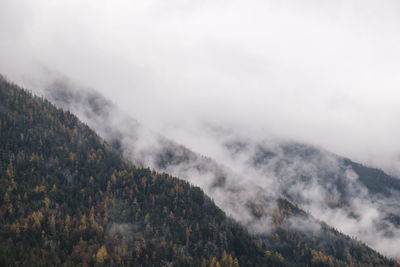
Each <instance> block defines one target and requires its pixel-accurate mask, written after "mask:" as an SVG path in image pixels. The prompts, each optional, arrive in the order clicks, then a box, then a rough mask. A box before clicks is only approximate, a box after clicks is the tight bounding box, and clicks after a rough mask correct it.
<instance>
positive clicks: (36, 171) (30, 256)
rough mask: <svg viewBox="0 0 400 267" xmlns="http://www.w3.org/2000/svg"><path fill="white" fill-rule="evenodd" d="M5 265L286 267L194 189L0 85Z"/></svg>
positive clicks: (0, 237)
mask: <svg viewBox="0 0 400 267" xmlns="http://www.w3.org/2000/svg"><path fill="white" fill-rule="evenodd" d="M0 156H1V161H0V196H1V202H0V204H1V210H0V225H1V227H0V264H1V265H2V266H9V265H11V266H28V265H65V266H72V265H76V264H79V265H83V266H85V265H86V266H87V265H146V266H148V265H155V266H159V265H168V264H170V263H172V264H174V265H202V264H203V265H215V264H217V263H219V264H221V265H224V266H237V265H243V266H245V265H250V266H256V265H270V264H272V265H276V266H279V265H284V264H285V260H284V259H283V258H282V257H281V256H279V255H276V254H272V255H271V254H269V253H267V254H266V253H265V248H262V246H261V245H260V243H259V242H258V241H257V240H255V239H254V238H253V237H252V236H251V235H249V234H248V233H247V232H246V230H244V229H243V228H242V227H241V226H239V225H238V224H237V223H235V222H234V221H233V220H231V219H229V218H227V217H226V216H225V214H224V213H223V212H222V211H221V210H220V209H219V208H218V207H216V206H215V205H214V203H213V201H212V200H210V198H208V197H207V196H205V195H204V193H203V192H202V191H201V190H200V189H199V188H198V187H194V186H191V185H190V184H188V183H187V182H184V181H182V180H179V179H177V178H173V177H171V176H168V175H166V174H158V173H155V172H154V171H150V170H149V169H142V168H136V167H134V166H133V165H132V164H131V163H129V162H127V161H125V160H123V159H122V157H121V156H120V155H119V154H118V153H117V152H116V151H115V150H113V149H112V148H111V147H110V146H109V145H107V143H105V142H104V141H103V140H102V139H101V138H100V137H98V136H97V135H96V134H95V133H94V132H93V131H92V130H90V129H89V128H88V127H87V126H86V125H84V124H82V123H81V122H80V121H79V120H78V119H77V118H76V117H75V116H73V115H72V114H70V113H69V112H64V111H63V110H61V109H57V108H55V107H54V106H53V105H52V104H51V103H50V102H48V101H47V100H44V99H42V98H38V97H32V95H31V94H30V93H28V92H27V91H25V90H22V89H20V88H18V87H17V86H15V85H13V84H10V83H8V82H6V81H5V80H4V79H2V78H1V80H0Z"/></svg>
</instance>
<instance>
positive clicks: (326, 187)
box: [43, 79, 400, 257]
mask: <svg viewBox="0 0 400 267" xmlns="http://www.w3.org/2000/svg"><path fill="white" fill-rule="evenodd" d="M43 94H44V95H46V96H47V97H48V98H49V99H50V100H52V101H53V102H55V103H56V105H59V106H60V107H62V108H64V109H67V110H71V112H73V113H75V114H78V116H80V117H81V118H82V119H83V120H84V121H85V122H86V123H88V125H89V126H91V127H93V128H94V129H95V130H96V131H97V132H98V133H99V134H100V135H101V136H103V137H104V138H105V139H106V140H107V141H108V142H110V143H111V144H112V145H113V146H114V147H115V148H116V149H118V150H119V151H120V152H121V153H122V154H123V155H124V156H125V157H127V158H128V159H130V160H132V161H133V162H134V163H135V164H138V165H140V166H145V167H150V168H154V169H156V170H158V171H165V172H167V173H170V174H172V175H174V176H177V177H181V178H184V179H185V180H188V181H189V182H190V183H193V184H195V185H198V186H200V187H201V188H202V189H203V190H204V191H205V192H206V193H207V194H208V195H210V196H211V197H212V198H213V200H214V201H215V202H216V204H217V205H218V206H219V207H221V208H222V209H223V210H224V211H225V212H226V213H227V214H229V215H230V216H232V217H233V218H234V219H236V220H238V221H239V222H241V223H242V224H243V225H245V226H247V227H248V228H249V229H250V230H251V231H253V232H255V233H257V234H260V235H268V233H271V232H272V231H273V229H274V227H273V226H272V225H273V222H272V221H273V218H274V215H275V214H274V212H275V211H276V210H277V208H278V205H277V201H278V200H279V199H280V198H287V199H288V200H289V201H291V202H292V203H295V204H296V205H299V207H300V208H302V209H304V210H306V211H307V212H308V213H309V214H310V215H311V217H304V216H303V217H301V216H300V217H299V216H295V215H294V216H291V217H289V218H287V219H286V224H287V227H289V228H290V229H297V230H299V231H301V232H303V233H308V232H312V233H318V232H319V231H320V229H321V225H320V223H319V222H317V221H315V219H313V217H315V218H316V219H317V220H321V221H325V222H327V223H328V224H329V225H332V226H333V227H335V228H336V229H338V230H340V231H342V232H344V233H345V234H348V235H350V236H353V237H356V238H358V239H359V240H362V241H363V242H365V243H367V244H368V245H370V246H371V247H373V248H374V249H377V250H378V251H380V252H381V253H384V254H385V255H388V256H392V257H396V256H397V255H396V251H397V248H398V245H399V237H400V231H399V226H398V225H396V224H395V223H393V220H392V221H391V219H393V218H395V219H394V220H396V218H397V217H396V216H397V215H396V214H399V213H398V212H399V211H400V207H399V204H398V203H396V199H398V197H399V196H400V194H399V192H400V191H399V190H400V187H399V186H398V187H397V188H396V190H395V191H394V192H390V194H391V195H390V196H388V197H385V196H383V195H382V194H381V193H380V192H378V193H377V194H372V195H371V194H370V193H369V191H368V188H367V187H366V186H365V185H364V184H363V183H360V182H359V177H358V174H357V173H355V172H354V170H353V167H352V165H351V164H353V163H352V162H351V161H348V160H346V159H340V158H339V157H338V156H336V155H334V154H331V153H329V152H326V151H324V150H322V149H317V148H313V147H311V146H308V145H302V144H299V143H296V142H282V141H280V142H278V141H276V140H268V141H265V140H264V141H261V142H260V141H258V140H251V141H249V139H248V138H246V137H243V136H242V137H240V136H237V135H236V134H235V133H232V132H231V133H228V134H227V133H226V132H224V131H215V130H213V131H211V132H208V133H207V134H208V135H209V137H210V138H211V139H213V140H214V141H215V139H218V143H219V145H218V146H219V147H218V149H219V150H222V151H223V152H224V153H225V155H224V157H222V158H219V162H218V161H217V162H215V161H214V160H212V159H210V158H208V157H203V156H200V155H198V154H196V153H193V152H192V151H190V150H189V149H187V148H185V147H184V146H181V145H177V144H176V143H175V142H173V141H170V140H168V139H166V138H164V137H162V136H160V135H158V134H156V133H153V132H150V131H148V130H146V129H145V127H143V126H142V125H140V124H139V123H138V122H137V121H136V120H133V119H131V118H130V116H127V115H124V114H123V113H122V112H121V111H119V110H118V108H117V107H115V106H114V105H113V104H112V103H111V102H110V101H108V100H106V99H105V98H104V97H102V96H101V95H99V94H98V93H97V92H95V91H90V90H89V91H86V90H82V89H81V88H79V87H76V86H75V85H73V84H71V82H70V81H68V80H65V79H64V80H62V79H61V80H56V81H54V82H52V83H50V85H49V86H47V89H46V90H45V91H44V93H43ZM213 144H215V143H213ZM354 164H355V163H354ZM353 166H356V167H358V168H363V167H362V165H353ZM360 166H361V167H360ZM321 177H323V178H321ZM331 177H334V178H335V180H334V181H331V180H330V178H331ZM299 180H300V181H299ZM385 190H386V189H385ZM388 192H389V191H387V192H383V193H388ZM388 212H389V214H391V215H390V216H387V215H386V214H388ZM391 216H392V217H393V216H394V217H393V218H392V217H391ZM296 227H297V228H296Z"/></svg>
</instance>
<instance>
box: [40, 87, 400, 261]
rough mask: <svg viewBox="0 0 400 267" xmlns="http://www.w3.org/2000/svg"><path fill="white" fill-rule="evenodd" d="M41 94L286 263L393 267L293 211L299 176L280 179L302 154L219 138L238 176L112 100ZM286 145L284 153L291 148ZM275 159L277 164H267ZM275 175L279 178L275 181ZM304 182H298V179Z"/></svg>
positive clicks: (88, 94) (66, 91)
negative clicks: (170, 177) (214, 208)
mask: <svg viewBox="0 0 400 267" xmlns="http://www.w3.org/2000/svg"><path fill="white" fill-rule="evenodd" d="M46 95H47V96H48V97H50V99H52V100H53V101H55V103H56V104H57V105H59V106H61V107H63V108H65V109H69V110H72V111H73V112H75V113H77V114H80V116H81V117H82V118H84V119H85V121H87V122H88V123H89V124H90V125H91V126H92V127H94V128H95V129H96V130H97V131H98V132H100V133H101V135H102V136H104V137H105V138H106V140H108V141H109V142H110V143H112V144H113V146H114V147H115V148H116V149H118V150H119V151H120V152H121V153H123V154H124V155H125V156H126V157H127V158H129V159H130V160H132V161H133V162H135V163H137V164H142V165H143V164H144V165H149V166H152V167H153V168H155V169H157V170H160V171H166V172H168V173H173V174H174V175H177V176H179V177H182V178H185V179H186V180H188V181H191V182H194V183H196V184H199V185H201V187H202V188H203V189H204V190H206V192H207V193H208V194H209V195H211V196H212V197H213V199H214V200H216V202H217V204H218V205H219V206H220V207H222V208H223V209H224V211H226V212H228V213H229V214H230V215H232V216H233V217H234V218H235V219H237V220H238V221H239V222H240V223H241V224H243V225H245V226H246V228H247V229H249V230H250V231H251V232H253V233H255V234H256V235H257V236H258V238H259V240H260V241H261V242H262V244H263V246H265V247H266V248H267V249H268V250H270V251H275V252H278V253H281V254H282V255H284V256H285V257H286V258H287V259H288V260H290V261H293V262H297V263H299V264H312V263H316V262H319V261H325V262H326V264H328V262H333V263H334V264H335V265H345V264H349V265H357V264H362V263H364V264H367V263H370V262H375V264H378V265H382V264H383V265H385V264H384V262H386V263H387V264H394V263H393V262H390V261H387V260H386V259H385V258H384V257H382V256H380V255H379V254H376V252H374V251H373V250H371V249H369V248H368V247H366V246H365V245H363V244H362V243H361V242H359V241H355V240H354V239H350V238H349V237H346V236H344V235H343V234H341V233H340V232H338V231H337V230H335V229H333V228H332V227H330V226H328V225H327V224H326V223H323V222H321V221H320V220H318V218H319V217H318V215H319V214H312V215H314V217H315V218H314V217H313V216H312V215H310V214H308V213H306V212H304V211H303V210H301V207H302V206H301V205H300V204H303V203H302V202H301V203H299V206H295V205H293V204H291V203H290V202H289V201H287V200H285V198H289V199H291V201H293V202H294V203H296V204H297V202H296V201H295V200H296V199H295V196H296V192H293V197H291V195H290V194H289V191H288V190H286V191H285V190H284V189H290V187H289V186H290V185H294V183H293V182H290V179H295V175H296V174H298V173H300V172H294V173H292V176H285V175H283V174H285V171H286V173H289V172H290V170H293V169H294V168H293V164H291V163H290V162H291V161H290V160H292V162H294V161H293V158H296V157H300V158H301V153H297V152H296V153H297V154H298V155H297V156H295V155H294V154H296V153H294V152H293V153H292V154H293V155H291V154H289V153H286V154H282V155H280V154H278V153H281V152H280V151H281V150H282V149H276V148H275V150H276V151H275V150H272V151H271V150H270V149H269V148H268V147H265V146H261V145H260V144H258V145H254V144H251V143H249V142H247V143H246V142H239V141H238V140H223V141H224V142H223V147H224V149H226V151H227V154H228V156H229V157H231V158H232V159H233V162H234V163H235V164H236V165H237V166H239V167H241V166H243V165H245V166H246V168H245V170H246V172H245V173H243V172H237V170H235V169H231V168H230V167H232V165H229V167H228V166H224V165H223V164H219V163H217V162H216V161H214V160H212V159H210V158H207V157H203V156H201V155H199V154H197V153H194V152H193V151H191V150H189V149H187V148H185V147H184V146H182V145H178V144H176V143H174V142H172V141H170V140H168V139H166V138H164V137H162V136H160V135H157V134H154V133H151V132H149V131H146V129H145V128H144V127H143V126H142V125H140V124H139V123H138V122H137V121H135V120H132V119H131V118H129V117H127V116H124V114H121V113H120V112H118V110H117V109H116V108H115V107H114V106H113V104H112V103H110V102H109V101H107V100H106V99H104V98H103V97H102V96H101V95H99V94H97V93H96V92H94V91H86V90H81V88H79V89H78V90H77V89H76V88H74V86H73V85H71V84H69V83H68V81H58V82H55V83H53V84H51V86H50V87H49V88H48V90H46ZM116 118H118V119H116ZM253 146H254V147H255V148H253ZM289 147H292V148H293V149H292V150H294V148H295V147H296V146H295V145H294V144H293V145H290V146H289ZM289 147H288V148H287V150H290V149H289ZM278 148H279V147H278ZM294 151H295V150H294ZM316 155H317V156H315V157H316V158H318V157H320V158H321V160H320V162H319V163H324V155H323V154H321V153H320V154H316ZM278 156H279V157H278ZM237 158H238V159H241V160H243V159H244V161H245V162H244V163H243V162H241V161H236V159H237ZM273 158H275V159H276V158H278V159H279V160H271V159H273ZM303 161H304V162H306V163H307V164H308V165H307V164H303V165H304V166H309V165H310V164H311V165H312V164H315V165H316V166H315V167H314V168H325V167H326V164H321V165H320V166H318V164H319V163H318V161H315V160H314V161H310V162H308V158H307V157H304V159H303ZM271 162H272V163H273V164H272V165H271V164H270V163H271ZM296 162H297V161H296ZM331 163H332V166H331V168H335V166H336V165H335V161H331ZM285 164H286V165H285ZM268 165H270V166H268ZM263 166H267V167H269V168H270V169H273V170H274V172H273V174H274V175H273V176H271V175H270V176H268V174H270V173H271V172H265V170H264V169H263ZM271 166H272V167H273V168H272V167H271ZM278 167H279V168H278ZM285 168H287V169H285ZM311 169H312V168H311ZM259 170H260V171H259ZM279 173H280V174H282V175H281V176H278V174H279ZM303 174H305V173H304V171H303ZM336 174H337V175H342V174H343V173H336ZM275 176H277V178H276V179H279V178H282V181H281V182H277V181H276V180H273V181H272V182H271V181H270V179H271V178H273V177H275ZM311 178H313V177H311ZM286 179H287V183H285V180H286ZM302 181H303V180H302V179H300V180H299V181H298V182H302ZM303 182H304V181H303ZM285 192H286V193H285ZM305 192H307V191H305ZM293 211H296V212H293ZM328 224H329V222H328Z"/></svg>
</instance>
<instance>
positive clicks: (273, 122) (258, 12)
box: [0, 0, 400, 174]
mask: <svg viewBox="0 0 400 267" xmlns="http://www.w3.org/2000/svg"><path fill="white" fill-rule="evenodd" d="M399 13H400V4H399V3H398V1H389V0H388V1H354V0H347V1H333V0H332V1H313V0H306V1H294V0H293V1H256V0H248V1H225V0H214V1H208V0H206V1H187V0H171V1H161V0H148V1H122V0H119V1H104V0H100V1H99V0H97V1H89V0H86V1H77V0H76V1H71V0H70V1H50V0H47V1H46V0H36V1H28V0H25V1H19V0H2V1H1V2H0V36H1V38H0V73H2V74H3V75H5V76H7V77H8V78H9V79H10V80H13V81H16V82H18V83H21V84H23V85H25V86H26V87H28V88H30V89H32V90H34V91H35V90H39V89H40V88H41V87H43V86H44V85H46V84H48V83H50V82H51V81H52V80H53V79H54V77H56V76H58V75H62V76H65V77H68V78H70V79H72V80H73V81H74V82H76V83H78V84H80V85H82V86H84V87H91V88H94V89H95V90H98V91H100V92H101V93H102V94H104V95H105V96H106V97H108V98H110V99H111V100H112V101H113V102H114V103H116V104H117V105H118V106H119V107H120V108H122V109H123V110H124V111H126V112H127V113H129V114H130V115H131V116H132V117H135V118H137V119H138V120H139V121H140V122H142V123H143V124H145V125H147V126H149V127H151V128H153V129H154V130H155V131H157V132H160V133H163V134H165V135H167V136H168V137H170V138H173V139H175V140H176V141H178V142H181V143H183V144H185V145H187V146H188V147H190V148H193V149H195V150H197V151H200V152H202V153H204V154H210V153H211V154H212V151H213V148H212V147H209V146H207V144H209V143H207V142H206V141H201V140H203V139H204V140H205V139H206V137H204V135H205V134H202V129H204V127H205V125H207V127H209V126H211V127H222V128H224V129H233V130H234V131H237V132H240V133H241V134H245V135H247V136H249V137H251V138H254V137H255V136H256V137H257V136H258V137H260V136H262V137H264V136H267V135H273V136H278V137H280V138H286V139H294V140H297V141H302V142H307V143H312V144H316V145H319V146H322V147H324V148H326V149H328V150H330V151H332V152H334V153H337V154H340V155H344V156H347V157H350V158H352V159H354V160H357V161H361V162H363V163H366V164H371V165H374V166H377V167H380V168H383V169H385V170H386V171H389V172H391V173H395V174H398V173H400V168H399V167H397V166H398V165H399V164H398V160H399V155H400V142H398V136H399V135H400V119H399V116H398V114H400V105H399V101H400V90H399V86H400V75H398V70H399V69H400V52H399V49H398V44H399V43H400V42H399V41H400V21H399V20H400V16H399ZM200 138H201V140H200V141H199V139H200Z"/></svg>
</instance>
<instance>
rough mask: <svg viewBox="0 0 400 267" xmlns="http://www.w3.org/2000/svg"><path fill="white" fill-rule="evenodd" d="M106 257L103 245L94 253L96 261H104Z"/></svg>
mask: <svg viewBox="0 0 400 267" xmlns="http://www.w3.org/2000/svg"><path fill="white" fill-rule="evenodd" d="M106 259H107V249H106V247H105V246H104V245H103V246H101V247H100V248H99V250H98V251H97V253H96V261H97V262H98V263H104V261H105V260H106Z"/></svg>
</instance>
